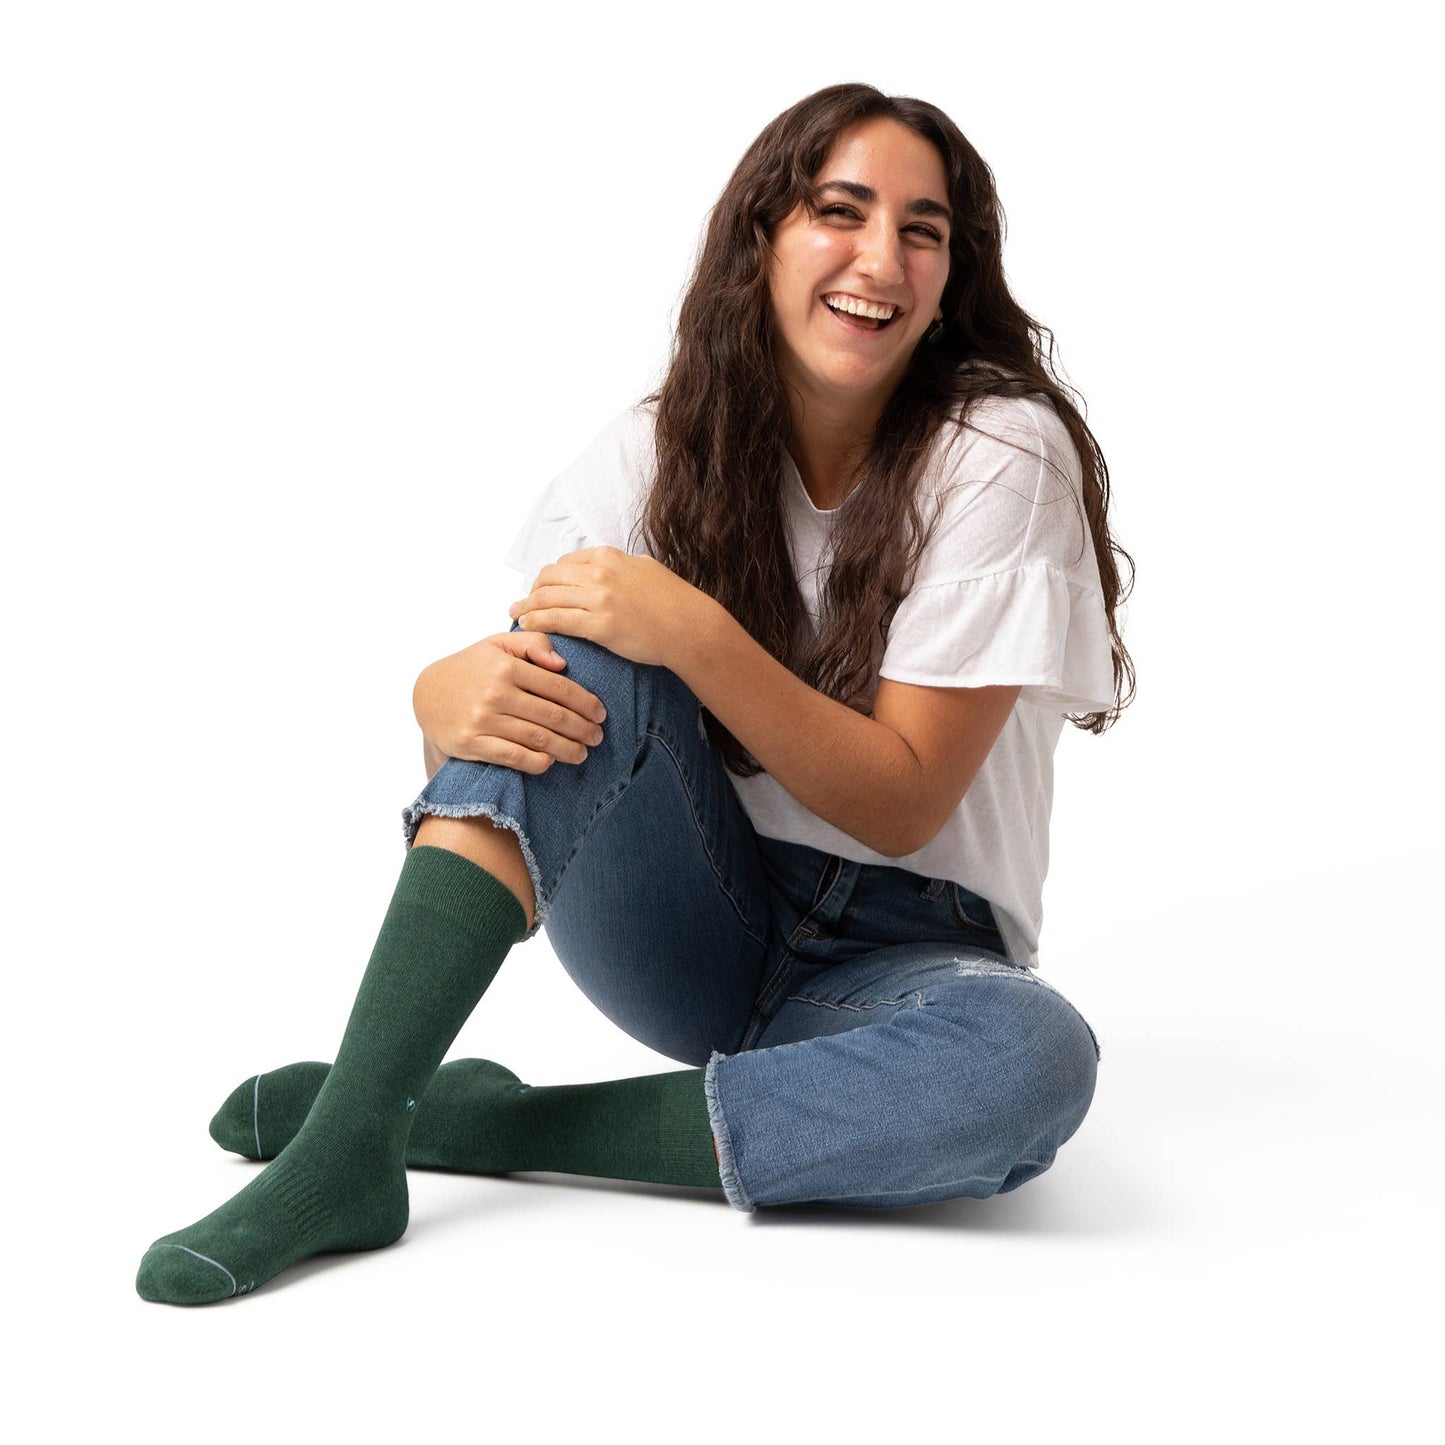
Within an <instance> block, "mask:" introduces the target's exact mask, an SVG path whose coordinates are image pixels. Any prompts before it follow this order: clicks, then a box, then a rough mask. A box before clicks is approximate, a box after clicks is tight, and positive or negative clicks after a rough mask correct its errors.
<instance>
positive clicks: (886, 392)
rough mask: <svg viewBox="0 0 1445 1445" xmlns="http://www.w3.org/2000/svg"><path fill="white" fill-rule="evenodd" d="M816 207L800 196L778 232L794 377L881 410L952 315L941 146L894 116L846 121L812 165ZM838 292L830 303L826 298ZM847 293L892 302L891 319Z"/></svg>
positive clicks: (778, 273)
mask: <svg viewBox="0 0 1445 1445" xmlns="http://www.w3.org/2000/svg"><path fill="white" fill-rule="evenodd" d="M813 183H814V184H815V185H816V186H818V187H819V188H820V190H821V192H822V197H821V211H820V214H819V215H818V216H817V218H816V219H814V218H812V217H810V216H809V215H808V213H807V210H806V209H805V208H804V207H803V206H802V205H801V204H799V205H798V206H797V207H796V208H795V209H794V211H793V213H792V215H790V216H788V217H787V218H786V219H785V220H783V221H781V222H780V223H779V224H778V226H777V228H776V231H775V232H774V235H773V245H772V256H771V259H770V263H769V267H768V283H769V288H770V290H771V293H772V301H773V317H774V321H775V323H776V332H777V337H778V350H777V357H778V366H779V369H780V370H781V372H782V373H783V378H784V380H785V381H787V382H788V383H790V384H791V386H792V387H793V388H795V389H796V390H797V391H798V392H800V393H801V394H802V397H803V401H804V404H805V405H806V403H807V402H808V401H809V400H810V399H816V400H819V401H821V402H823V403H824V407H823V408H822V409H823V410H825V411H827V412H831V413H836V410H837V408H838V406H839V404H840V403H841V404H843V405H844V406H848V405H852V406H856V407H857V408H858V409H859V411H860V413H869V414H872V415H874V416H876V414H877V413H878V412H880V411H881V410H882V407H883V403H884V402H886V401H887V399H888V397H889V396H890V395H891V394H892V392H893V390H894V388H895V387H896V386H897V385H898V383H899V381H900V380H901V379H902V377H903V374H904V372H905V371H906V370H907V369H908V363H909V360H910V358H911V357H912V355H913V352H914V349H915V348H916V347H917V346H918V344H919V342H920V341H922V339H923V337H924V335H925V333H926V332H927V331H928V328H929V327H930V326H932V325H933V323H934V321H935V320H936V319H937V318H939V317H941V316H942V315H943V312H942V310H941V308H940V307H939V300H940V298H941V297H942V296H943V287H944V283H945V282H946V281H947V280H948V261H949V257H948V233H949V209H948V179H947V176H946V175H945V173H944V169H943V158H942V157H941V156H940V155H939V153H938V152H937V151H936V150H935V149H934V147H933V145H932V144H931V143H930V142H929V141H926V140H925V139H924V138H923V137H922V136H921V135H918V134H917V133H916V132H915V131H911V130H909V129H908V127H907V126H903V125H899V124H898V122H897V121H892V120H884V119H874V120H867V121H861V122H860V123H859V124H857V125H855V126H853V127H851V128H850V129H848V130H846V131H844V132H843V134H842V135H841V136H840V137H839V138H838V140H837V141H836V142H835V143H834V145H833V148H832V150H830V151H829V152H828V157H827V159H826V160H825V161H824V162H823V164H822V166H821V167H820V168H819V170H818V173H817V174H816V175H815V176H814V177H813ZM829 302H833V303H834V305H832V306H830V305H829V304H828V303H829ZM838 303H844V304H852V305H855V306H856V305H859V304H860V303H883V304H882V305H881V306H871V307H869V308H868V309H870V310H872V311H873V312H874V313H875V314H877V313H878V312H883V313H890V315H891V319H890V320H889V321H888V323H887V325H886V326H883V327H881V328H880V327H879V326H878V325H877V323H876V322H875V321H872V320H869V319H866V318H865V317H863V316H861V315H850V314H847V313H846V312H845V311H843V310H842V309H841V306H840V305H839V304H838Z"/></svg>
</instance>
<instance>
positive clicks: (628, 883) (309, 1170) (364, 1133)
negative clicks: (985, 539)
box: [137, 629, 770, 1303]
mask: <svg viewBox="0 0 1445 1445" xmlns="http://www.w3.org/2000/svg"><path fill="white" fill-rule="evenodd" d="M514 630H515V629H514ZM553 641H554V644H555V645H556V646H557V648H558V650H559V651H560V652H562V654H563V655H564V656H565V657H567V659H568V662H569V676H572V677H574V678H576V679H577V680H578V681H579V682H581V683H582V684H583V685H584V686H587V687H589V688H590V689H591V690H592V691H594V692H595V693H597V695H598V696H600V697H602V698H603V700H604V701H605V702H606V704H607V708H608V722H607V725H606V727H605V729H604V740H603V742H602V743H601V744H600V745H598V746H597V747H595V748H593V749H592V750H591V751H590V752H589V755H588V759H587V762H586V763H585V764H583V765H581V766H580V767H569V766H565V765H555V766H553V767H552V768H549V769H548V770H547V772H546V773H543V774H540V775H536V776H533V775H530V774H523V773H519V772H516V771H514V770H512V769H508V768H502V767H497V766H493V765H490V764H479V763H464V762H458V761H455V760H453V761H451V762H448V763H447V764H446V765H445V766H444V767H443V768H441V769H440V770H439V771H438V772H437V774H436V775H435V776H434V777H433V778H432V779H431V781H430V782H429V783H428V785H427V787H426V789H424V790H423V793H422V795H421V796H420V797H419V798H418V799H417V801H416V802H415V803H413V804H412V805H411V807H409V808H408V809H406V810H405V813H404V815H403V816H404V824H405V827H406V831H407V838H408V842H409V844H414V843H415V842H416V840H417V834H418V831H419V829H420V828H421V826H422V824H423V820H425V819H428V818H446V819H476V818H487V819H490V820H492V822H493V823H496V824H500V825H501V827H503V828H505V829H508V830H510V832H511V834H512V835H513V836H514V838H515V840H516V846H517V851H519V852H520V853H521V855H522V858H523V861H524V864H525V867H526V869H527V881H528V882H530V884H531V900H530V903H524V902H523V901H522V899H521V898H519V897H518V894H517V892H516V891H514V889H513V888H509V887H507V886H506V884H505V881H504V879H503V880H501V881H499V879H498V877H497V876H495V875H494V874H493V873H491V872H490V871H489V870H487V869H485V868H483V867H481V866H479V865H478V864H476V863H474V862H472V861H471V860H470V859H469V858H468V857H467V856H466V853H467V852H469V851H473V850H475V849H477V848H481V849H483V850H486V851H483V852H482V853H481V854H480V855H479V856H483V857H486V858H487V859H488V861H490V862H492V863H493V864H494V865H495V866H497V867H498V868H499V870H500V871H501V873H502V874H503V875H505V874H506V872H507V857H508V851H507V850H508V848H509V847H510V846H511V845H505V846H502V845H500V844H499V840H500V833H498V832H494V830H493V829H491V828H484V827H481V826H474V827H472V826H469V827H465V828H459V827H457V826H455V825H452V826H449V827H447V828H446V830H445V831H440V827H441V825H438V829H439V831H437V833H436V835H435V836H436V837H437V838H438V839H439V841H440V842H443V843H449V844H451V845H452V847H443V846H434V845H431V844H424V845H422V846H420V847H413V849H412V851H411V852H409V853H408V856H407V861H406V864H405V866H404V867H403V882H406V881H407V880H408V879H413V880H415V879H423V880H430V884H429V886H430V889H431V893H430V894H429V895H428V896H427V897H426V898H423V899H415V898H412V897H411V896H410V895H409V894H408V895H407V896H406V897H405V898H403V896H402V889H401V885H399V889H398V897H397V898H396V899H394V900H393V913H394V914H396V918H395V919H393V915H392V914H389V915H388V925H389V926H390V933H389V934H388V928H385V927H384V928H383V938H384V940H385V941H386V945H387V946H386V948H385V949H383V947H382V940H379V942H378V952H377V953H374V954H373V960H372V964H371V965H370V966H369V967H368V972H367V976H366V978H365V979H364V980H363V986H362V994H361V995H360V996H359V997H358V1001H357V1005H356V1007H355V1008H354V1009H353V1014H352V1022H351V1024H349V1025H348V1031H347V1036H346V1038H345V1039H344V1040H343V1043H342V1050H341V1053H340V1055H338V1058H337V1063H336V1065H335V1067H334V1068H333V1069H332V1070H331V1071H330V1073H329V1074H328V1076H327V1078H326V1081H325V1083H324V1085H323V1086H322V1088H321V1091H320V1093H319V1094H318V1095H317V1098H316V1102H315V1105H314V1106H313V1108H312V1110H311V1112H310V1113H309V1114H308V1115H307V1118H306V1122H305V1123H304V1124H303V1126H302V1128H301V1130H300V1132H299V1133H298V1134H297V1135H296V1137H295V1138H294V1139H293V1140H292V1141H291V1142H290V1143H288V1144H287V1146H286V1147H285V1149H283V1150H282V1152H281V1153H280V1154H279V1155H278V1156H277V1158H276V1160H275V1162H274V1163H273V1164H272V1165H271V1166H270V1167H268V1169H266V1170H265V1171H263V1172H262V1174H261V1175H260V1176H259V1177H258V1178H257V1179H256V1180H255V1181H253V1183H252V1184H251V1185H249V1186H247V1189H245V1190H243V1191H242V1192H241V1194H240V1195H238V1196H236V1198H235V1199H233V1200H231V1201H229V1202H228V1204H226V1205H223V1206H222V1207H221V1209H219V1210H217V1211H214V1212H213V1213H212V1214H211V1215H208V1216H206V1218H205V1219H203V1220H200V1221H198V1222H197V1223H196V1224H195V1225H193V1226H191V1227H190V1228H189V1229H187V1230H182V1231H177V1232H176V1233H175V1234H173V1235H168V1236H165V1237H164V1238H162V1239H161V1240H158V1241H157V1242H156V1244H155V1245H153V1246H152V1248H151V1250H150V1251H148V1253H147V1255H146V1257H145V1259H144V1260H143V1261H142V1265H141V1271H140V1274H139V1275H138V1277H137V1289H138V1290H139V1292H140V1293H141V1294H142V1295H143V1296H144V1297H145V1298H147V1299H157V1300H165V1301H169V1302H175V1303H203V1302H209V1301H210V1300H213V1299H218V1298H225V1297H227V1296H228V1295H230V1294H236V1293H244V1292H246V1291H247V1290H249V1289H250V1288H253V1287H254V1286H255V1285H256V1284H260V1283H263V1282H264V1280H265V1279H267V1278H270V1277H271V1276H273V1275H274V1274H276V1273H278V1272H279V1271H280V1270H281V1269H284V1268H286V1267H287V1266H288V1265H289V1264H291V1263H294V1262H295V1261H296V1260H297V1259H300V1258H303V1257H305V1256H306V1255H307V1254H312V1253H317V1252H320V1251H322V1250H328V1251H329V1250H339V1249H363V1248H374V1247H377V1246H378V1245H381V1244H386V1243H390V1242H392V1240H394V1239H396V1238H397V1237H399V1236H400V1234H401V1232H402V1231H403V1230H404V1228H405V1224H406V1188H405V1176H404V1169H403V1160H404V1155H405V1149H406V1144H407V1138H408V1135H409V1132H410V1126H411V1123H412V1121H413V1119H414V1110H415V1108H416V1104H417V1100H418V1098H419V1097H420V1096H421V1095H422V1094H423V1093H424V1091H425V1089H426V1087H427V1085H428V1084H429V1083H430V1081H431V1080H432V1078H433V1077H434V1075H435V1073H436V1069H437V1066H438V1064H439V1063H440V1060H441V1057H442V1055H443V1054H444V1053H445V1051H446V1048H447V1047H448V1046H449V1045H450V1043H451V1041H452V1039H453V1038H455V1036H456V1033H457V1031H458V1030H459V1029H460V1027H461V1024H462V1023H463V1022H464V1021H465V1019H466V1017H467V1015H468V1014H469V1013H470V1011H471V1009H472V1008H473V1007H474V1006H475V1003H476V1002H477V1000H478V999H479V998H480V995H481V992H482V991H483V990H484V989H485V987H486V985H487V983H488V982H490V979H491V977H492V975H493V974H494V973H495V971H496V968H497V966H498V965H499V964H500V962H501V959H502V957H503V956H504V955H505V953H506V951H507V949H508V948H509V947H510V945H511V944H512V943H513V942H515V941H518V940H519V939H520V938H521V937H523V936H525V937H530V936H531V934H532V933H534V932H535V931H536V929H537V928H538V927H540V926H542V924H543V923H544V922H545V921H546V920H547V918H548V915H549V914H550V913H552V911H553V908H554V905H555V907H556V916H557V920H558V921H560V922H562V923H563V924H564V931H566V932H567V933H568V936H569V937H570V938H571V940H572V944H571V947H570V948H569V950H568V953H569V954H570V958H569V956H568V954H564V962H566V963H567V965H568V967H569V970H570V971H571V972H572V973H573V976H574V977H577V978H579V981H581V982H583V986H584V987H585V988H588V991H589V994H590V996H592V997H594V1000H595V1001H597V1002H599V1006H602V1007H604V1008H605V1009H607V1010H608V1011H609V1013H610V1014H612V1016H614V1017H616V1018H617V1019H618V1021H619V1022H621V1023H622V1024H623V1026H624V1027H626V1028H628V1029H629V1030H630V1031H631V1032H633V1033H634V1034H635V1036H636V1037H638V1038H641V1039H643V1041H644V1042H648V1043H651V1044H652V1045H653V1046H654V1047H658V1048H659V1049H660V1050H661V1051H663V1052H667V1053H670V1054H671V1055H672V1056H673V1057H678V1058H699V1059H700V1058H706V1057H707V1056H708V1054H709V1052H710V1051H711V1050H712V1049H714V1048H716V1047H717V1046H718V1045H719V1044H722V1045H723V1046H731V1045H732V1044H734V1043H736V1041H737V1040H738V1039H740V1038H741V1036H742V1035H743V1033H744V1032H745V1030H746V1029H747V1026H748V1024H749V1022H750V1020H751V1016H752V1008H753V1003H754V1000H755V997H756V991H757V981H758V978H759V977H760V976H761V974H762V972H763V968H764V963H765V959H766V953H767V940H768V920H769V916H770V915H769V905H768V893H767V886H766V879H765V875H764V873H763V869H762V863H761V859H760V857H759V855H758V851H757V847H756V842H755V839H754V837H753V834H752V830H751V825H750V824H748V822H747V819H746V817H745V815H743V814H742V812H741V808H740V805H739V804H738V802H737V799H736V796H735V794H734V793H733V792H732V790H731V787H730V785H729V784H728V782H727V778H726V774H725V771H724V770H723V769H722V766H721V763H720V761H719V760H718V758H717V756H716V754H715V753H713V751H712V750H711V748H710V747H709V745H708V744H707V741H706V738H705V736H704V735H703V734H702V731H701V726H700V713H699V707H698V703H697V699H696V698H695V697H694V696H693V695H692V693H691V692H690V691H689V690H688V689H687V688H686V686H685V685H684V684H683V683H682V682H681V681H680V679H678V678H677V677H676V676H675V675H674V674H673V673H671V672H669V671H667V670H666V669H663V668H655V667H640V666H638V665H636V664H633V663H631V662H628V661H626V660H625V659H621V658H618V657H616V656H614V655H613V654H612V653H610V652H608V651H607V650H606V649H604V648H601V647H597V646H595V645H594V644H592V643H589V642H586V641H585V640H582V639H577V638H569V637H565V636H562V635H558V636H556V637H554V639H553ZM629 796H630V797H631V806H630V807H628V808H626V809H624V810H622V811H618V807H619V804H620V803H621V801H622V800H623V799H627V798H629ZM659 809H660V811H658V810H659ZM609 818H610V819H611V821H610V822H609ZM484 840H489V841H484ZM584 845H585V846H584ZM453 849H459V850H460V851H453ZM443 859H445V860H450V861H449V862H447V863H445V864H440V863H433V862H432V861H431V860H443ZM512 861H513V863H514V862H515V859H513V860H512ZM574 869H575V871H576V872H577V874H578V875H580V877H581V878H582V879H583V880H584V881H583V883H582V886H577V887H573V888H571V889H569V890H565V893H564V883H565V882H566V881H567V880H568V879H570V878H572V876H573V871H574ZM513 873H514V882H515V881H516V880H515V868H514V869H513ZM423 891H425V890H423ZM431 895H435V896H431ZM418 910H420V912H418ZM533 910H535V911H533ZM529 914H530V917H529V916H528V915H529ZM423 915H424V916H423ZM567 920H570V928H567V927H566V921H567ZM418 932H419V933H420V934H425V935H426V947H422V946H421V944H420V943H419V942H418V937H416V936H414V935H417V934H418ZM454 934H459V935H460V938H458V937H454V936H453V935H454ZM427 948H430V949H431V952H432V953H438V954H439V955H442V957H441V958H440V961H439V962H436V961H434V960H433V959H432V957H431V954H429V953H427ZM560 952H562V949H561V948H559V953H560ZM382 954H385V955H386V957H385V958H383V957H382ZM373 973H376V974H377V978H376V979H375V980H373ZM619 973H621V974H624V975H626V976H625V977H619V976H618V975H619ZM650 985H655V986H650ZM408 993H409V994H410V995H411V996H412V1001H413V1003H414V1004H415V1007H416V1010H417V1012H418V1013H419V1015H420V1021H419V1023H418V1026H417V1028H415V1029H412V1030H410V1031H408V1030H407V1029H405V1028H403V1027H402V1023H403V1020H402V1018H401V1013H400V1012H399V1010H400V1009H401V1004H400V1003H399V999H400V998H401V997H402V996H403V995H406V994H408ZM613 1010H615V1013H614V1012H613ZM399 1053H400V1054H403V1055H405V1057H404V1058H398V1057H393V1056H394V1055H398V1054H399ZM693 1073H694V1074H695V1078H694V1079H693V1080H692V1081H691V1082H692V1087H691V1089H690V1090H684V1089H682V1088H680V1087H679V1085H680V1082H686V1081H679V1080H676V1079H663V1081H662V1082H661V1083H660V1084H658V1085H657V1086H656V1088H655V1090H654V1093H653V1094H651V1095H649V1098H650V1099H651V1101H652V1102H653V1103H655V1105H656V1107H657V1110H658V1111H659V1112H658V1113H657V1114H656V1115H650V1116H648V1120H647V1122H648V1125H649V1127H650V1128H652V1129H653V1130H654V1131H655V1130H657V1129H658V1128H662V1129H663V1130H664V1132H665V1133H666V1134H667V1137H666V1138H665V1139H663V1140H662V1147H663V1149H664V1151H666V1150H669V1149H677V1148H680V1149H682V1150H684V1152H688V1151H691V1152H690V1153H689V1156H688V1160H687V1161H685V1162H687V1163H688V1164H689V1167H690V1168H692V1170H693V1172H694V1173H695V1172H696V1166H695V1163H693V1162H692V1161H694V1160H695V1158H696V1157H697V1154H698V1152H700V1151H701V1150H702V1149H704V1148H705V1150H706V1152H707V1154H709V1155H712V1154H713V1149H714V1145H713V1142H712V1138H711V1132H710V1130H709V1128H708V1127H707V1112H706V1101H705V1098H704V1095H703V1092H702V1084H703V1079H702V1075H703V1070H702V1069H701V1068H698V1069H696V1070H694V1071H693ZM655 1077H658V1078H662V1076H655ZM377 1079H383V1080H384V1081H385V1085H384V1087H383V1086H379V1085H376V1084H375V1083H374V1081H375V1080H377ZM634 1082H636V1081H634ZM378 1088H380V1096H379V1097H377V1098H371V1097H370V1095H371V1094H376V1093H377V1090H378ZM393 1094H396V1095H397V1097H396V1098H395V1099H393V1098H392V1095H393ZM684 1094H686V1095H687V1098H686V1099H685V1098H684V1097H683V1096H684ZM362 1095H366V1096H367V1097H366V1099H365V1101H364V1102H365V1104H366V1107H364V1108H363V1107H359V1103H360V1101H361V1096H362ZM635 1104H636V1101H635V1099H634V1109H633V1110H632V1112H634V1113H635ZM393 1106H395V1107H393ZM398 1110H400V1113H398ZM621 1112H622V1115H623V1116H626V1117H630V1114H629V1113H628V1111H626V1110H623V1111H621ZM618 1113H619V1111H618V1110H616V1109H614V1110H613V1114H614V1116H617V1115H618ZM623 1122H624V1124H625V1122H626V1119H625V1117H624V1118H623ZM624 1132H626V1131H625V1129H624ZM338 1139H341V1140H343V1141H344V1142H345V1144H346V1146H347V1147H346V1148H343V1147H341V1145H339V1144H338V1143H337V1140H338ZM632 1142H633V1141H631V1140H629V1139H624V1140H623V1141H622V1144H623V1146H624V1148H625V1147H627V1146H629V1145H630V1144H631V1143H632ZM348 1150H349V1152H348ZM353 1156H354V1157H353ZM714 1159H715V1156H714ZM543 1167H545V1166H543ZM713 1167H716V1166H715V1162H714V1166H713ZM383 1196H384V1197H383Z"/></svg>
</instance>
